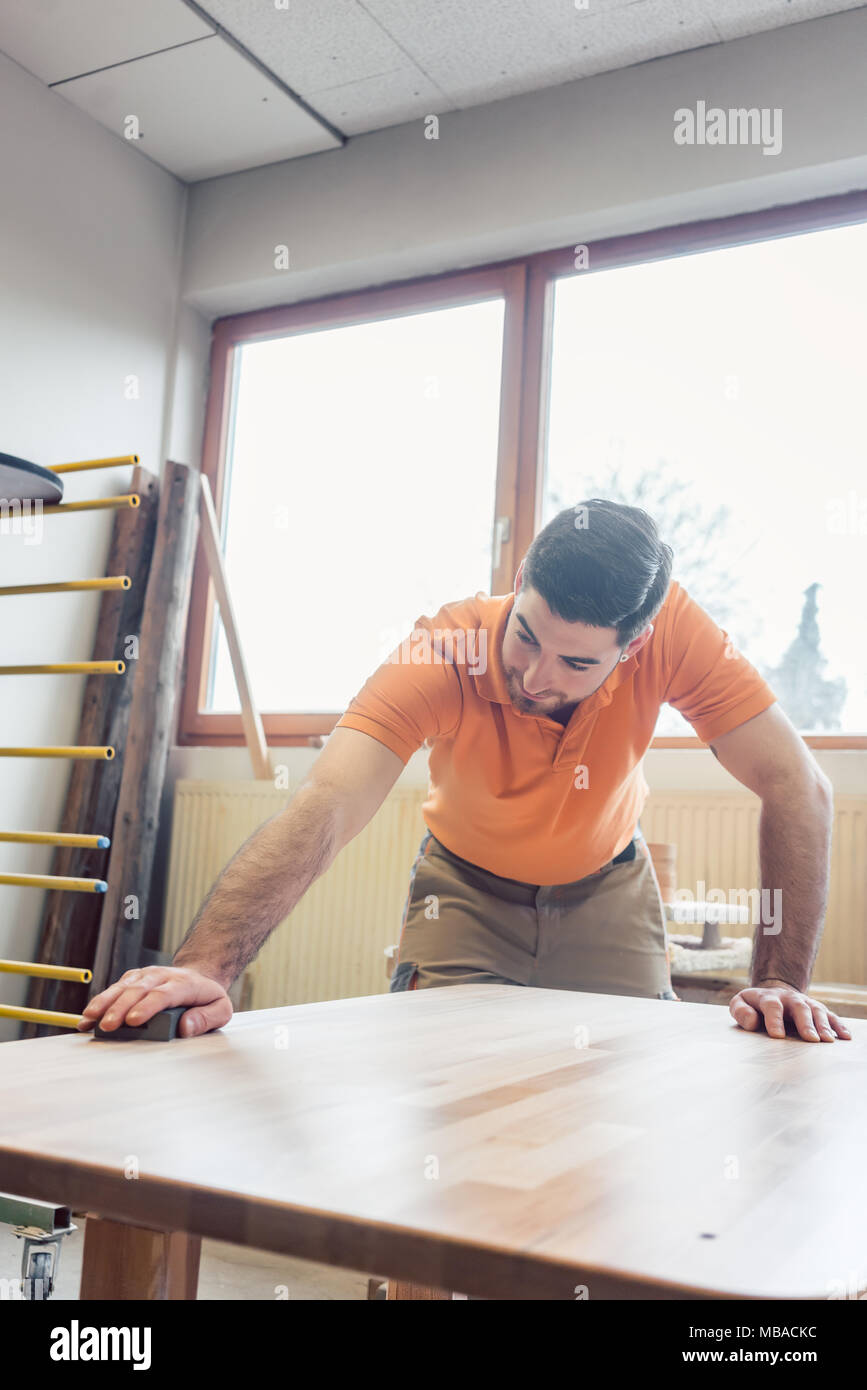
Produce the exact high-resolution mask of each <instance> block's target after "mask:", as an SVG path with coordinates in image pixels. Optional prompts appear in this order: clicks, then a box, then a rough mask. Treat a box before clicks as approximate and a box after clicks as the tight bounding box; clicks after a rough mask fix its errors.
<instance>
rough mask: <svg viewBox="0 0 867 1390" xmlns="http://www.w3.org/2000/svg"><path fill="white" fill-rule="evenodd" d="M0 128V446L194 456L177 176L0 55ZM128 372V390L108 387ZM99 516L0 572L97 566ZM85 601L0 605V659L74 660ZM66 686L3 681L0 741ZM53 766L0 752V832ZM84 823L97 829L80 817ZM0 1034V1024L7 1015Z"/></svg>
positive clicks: (57, 785) (6, 948) (17, 998)
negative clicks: (135, 391)
mask: <svg viewBox="0 0 867 1390" xmlns="http://www.w3.org/2000/svg"><path fill="white" fill-rule="evenodd" d="M0 129H2V130H3V132H4V138H3V141H2V145H0V188H2V197H0V265H2V273H0V325H2V332H0V382H2V388H0V392H2V413H0V451H2V452H4V453H11V454H17V455H20V456H22V457H24V458H27V459H31V460H33V461H34V462H36V463H41V464H45V465H49V466H50V465H51V464H56V463H61V462H63V461H65V460H66V461H70V460H73V459H84V458H98V457H108V456H112V455H115V454H122V453H138V454H139V455H140V457H141V461H142V463H143V464H144V465H145V467H147V468H149V469H150V470H151V471H152V472H154V473H160V471H161V461H162V459H163V458H164V457H165V454H166V453H167V451H168V450H169V449H171V451H172V453H173V456H174V457H175V458H177V459H180V460H181V461H182V462H185V463H191V464H194V465H198V463H199V457H200V450H201V446H200V435H201V421H202V408H203V404H204V393H205V378H204V373H203V364H204V361H205V356H204V354H205V353H206V350H207V341H208V328H207V324H206V323H205V321H204V320H203V319H202V318H201V316H200V315H199V314H198V313H197V312H196V311H195V310H193V309H191V308H189V307H187V306H183V307H182V308H181V309H180V312H179V299H178V290H179V275H180V266H181V257H182V250H183V231H184V215H185V203H186V189H185V187H184V185H183V184H181V183H180V182H179V181H178V180H177V179H175V178H173V177H172V176H171V175H170V174H167V173H165V172H164V171H163V170H162V169H159V168H158V167H157V166H156V165H154V164H153V163H151V162H150V161H149V160H147V159H144V158H142V156H141V155H139V154H138V153H137V152H136V151H134V150H132V149H130V148H129V147H127V146H126V145H125V144H124V142H123V141H122V140H120V139H118V138H116V137H114V136H113V135H111V134H110V133H109V132H108V131H107V130H105V129H104V128H103V127H102V126H100V125H98V124H97V123H96V122H95V121H93V120H91V119H90V117H88V116H86V115H85V114H84V113H83V112H81V111H79V110H77V108H76V107H74V106H71V105H70V104H69V103H67V102H66V101H64V100H63V99H62V98H61V97H59V96H58V95H57V94H56V93H53V92H51V91H49V90H48V89H47V88H46V87H44V86H43V84H42V83H41V82H39V81H37V80H36V79H35V78H34V77H32V76H31V75H30V74H29V73H27V72H25V71H24V69H23V68H21V67H18V66H17V65H16V64H15V63H13V62H11V61H10V60H9V59H8V58H6V57H4V56H3V55H0ZM176 330H177V338H178V353H177V359H178V360H177V378H178V380H177V382H176V383H175V371H176V361H175V356H176V354H175V336H176ZM131 376H136V377H137V378H138V381H139V396H138V399H127V398H126V397H125V380H126V379H127V378H128V377H131ZM172 397H173V400H174V411H173V412H171V418H170V413H169V411H168V409H167V407H168V405H169V403H170V398H172ZM129 477H130V470H129V469H128V468H123V469H116V470H115V469H112V470H110V471H106V472H96V473H91V474H89V475H88V474H83V475H80V476H79V477H77V478H74V479H68V480H67V488H66V494H65V498H66V500H76V499H83V498H85V497H94V496H96V497H99V496H109V495H112V494H115V493H120V492H125V491H128V483H129ZM112 519H113V514H111V513H103V514H99V513H87V512H85V513H82V514H80V515H78V516H69V517H59V518H56V517H45V518H43V523H42V526H43V529H42V538H41V543H39V544H32V543H30V542H32V541H33V540H35V538H36V533H35V532H34V533H33V534H32V535H31V536H29V537H25V536H22V535H20V534H19V535H13V534H6V535H0V584H18V583H28V582H30V583H34V582H38V581H39V580H42V579H73V578H89V577H96V576H98V575H101V574H104V572H105V564H106V559H107V554H108V546H109V541H110V535H111V527H112ZM98 603H99V599H98V596H94V595H86V594H64V595H57V596H50V595H36V596H28V597H22V598H7V599H2V600H0V621H2V627H0V631H2V635H3V640H2V652H3V655H2V658H0V660H2V662H3V663H4V664H23V663H26V662H44V661H75V660H88V659H90V657H91V653H92V644H93V638H94V633H95V626H96V616H97V608H98ZM100 655H101V656H105V657H109V656H115V655H118V653H114V652H105V653H100ZM83 681H84V678H83V677H68V676H18V677H4V678H3V679H2V680H0V725H2V728H3V737H2V739H0V743H3V744H6V745H12V746H15V745H40V744H50V743H56V744H64V743H74V742H75V740H76V733H77V727H78V719H79V712H80V705H81V695H82V687H83ZM69 768H70V764H69V763H68V762H65V761H59V760H50V761H49V760H36V759H19V758H5V759H2V760H0V828H3V829H8V830H25V829H53V828H56V827H57V826H58V824H59V822H60V815H61V812H62V807H63V798H64V794H65V789H66V784H67V780H68V776H69ZM97 828H99V829H103V828H106V829H109V830H110V827H88V829H97ZM50 864H51V851H50V850H47V851H45V850H38V849H30V848H28V847H26V846H23V845H8V844H2V845H0V866H2V869H3V870H4V871H6V872H16V873H19V872H20V873H45V872H48V871H49V870H50ZM0 895H2V897H0V903H2V910H0V956H4V957H9V958H12V959H32V958H33V956H34V954H35V951H36V946H37V938H38V929H39V924H40V920H41V913H42V906H43V894H42V893H41V892H40V891H37V890H34V889H20V890H19V889H16V888H11V887H7V886H0ZM25 989H26V982H24V981H15V980H13V978H12V977H9V976H4V977H0V1001H2V1002H4V1003H15V1002H21V1001H22V1000H23V998H24V993H25ZM0 1030H2V1031H0V1037H10V1036H13V1035H14V1034H15V1032H16V1031H17V1025H14V1024H11V1025H9V1024H0Z"/></svg>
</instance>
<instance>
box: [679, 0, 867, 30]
mask: <svg viewBox="0 0 867 1390" xmlns="http://www.w3.org/2000/svg"><path fill="white" fill-rule="evenodd" d="M863 4H864V0H724V3H723V4H718V3H717V0H702V5H703V7H704V9H705V10H707V11H708V12H711V11H712V13H713V21H714V24H715V25H716V28H717V29H718V30H719V33H720V38H722V39H740V38H744V37H745V36H746V35H747V34H758V33H761V32H762V31H763V30H766V29H776V28H778V27H779V26H780V25H782V24H798V23H800V22H801V21H802V20H806V19H819V18H821V17H822V16H823V15H827V14H836V13H837V11H839V10H857V9H860V8H861V7H862V6H863Z"/></svg>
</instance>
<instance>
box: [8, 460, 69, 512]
mask: <svg viewBox="0 0 867 1390" xmlns="http://www.w3.org/2000/svg"><path fill="white" fill-rule="evenodd" d="M62 496H63V478H62V477H59V476H58V474H57V473H52V472H51V470H50V469H49V468H40V466H39V464H38V463H30V462H29V461H28V460H27V459H19V458H16V457H15V455H14V454H0V501H3V500H4V499H5V500H6V501H7V502H13V501H19V502H23V501H24V500H25V499H30V500H31V501H34V502H35V501H42V502H59V501H60V499H61V497H62Z"/></svg>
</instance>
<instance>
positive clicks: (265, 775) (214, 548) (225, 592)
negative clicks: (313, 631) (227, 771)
mask: <svg viewBox="0 0 867 1390" xmlns="http://www.w3.org/2000/svg"><path fill="white" fill-rule="evenodd" d="M201 480H202V544H203V546H204V548H205V555H206V556H207V559H208V569H209V571H210V575H211V583H212V584H213V586H214V591H215V593H216V595H217V602H218V603H219V605H220V617H221V618H222V620H223V631H224V632H225V634H226V645H227V646H228V648H229V656H230V657H231V659H232V670H233V672H234V674H235V684H236V685H237V687H238V695H239V697H240V700H241V723H242V724H243V726H244V737H245V738H246V740H247V748H248V750H249V753H250V761H251V762H252V764H253V776H254V777H255V778H257V779H261V780H263V781H268V782H270V781H271V780H272V779H273V775H274V774H273V772H272V771H271V764H270V762H269V760H268V747H267V744H266V743H265V730H264V729H263V727H262V720H261V718H260V717H259V711H258V710H257V708H256V706H255V705H254V704H253V695H252V691H251V689H250V678H249V676H248V675H247V666H246V663H245V661H244V653H243V651H242V650H241V639H240V636H239V635H238V624H237V621H236V619H235V610H234V608H233V607H232V596H231V594H230V593H229V580H228V576H227V574H226V569H225V565H224V564H223V552H222V549H221V547H220V532H219V529H218V527H217V514H216V512H215V511H214V499H213V498H212V496H211V485H210V483H209V482H208V479H207V477H206V476H205V474H204V473H202V474H201Z"/></svg>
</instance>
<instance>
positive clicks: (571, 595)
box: [82, 498, 850, 1042]
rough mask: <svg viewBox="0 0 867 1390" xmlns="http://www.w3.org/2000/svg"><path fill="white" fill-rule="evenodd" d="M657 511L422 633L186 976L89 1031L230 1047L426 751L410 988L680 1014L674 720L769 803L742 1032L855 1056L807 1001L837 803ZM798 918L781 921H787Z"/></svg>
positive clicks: (205, 922) (99, 1014)
mask: <svg viewBox="0 0 867 1390" xmlns="http://www.w3.org/2000/svg"><path fill="white" fill-rule="evenodd" d="M671 565H672V552H671V549H670V547H669V546H667V545H665V544H664V543H662V542H661V541H660V538H659V535H658V533H657V528H656V525H655V523H654V522H653V520H652V519H651V517H649V516H648V515H647V513H646V512H643V511H641V510H640V509H638V508H634V507H626V506H621V505H618V504H616V503H613V502H609V501H604V500H602V499H599V498H594V499H592V500H590V501H588V502H585V503H582V504H580V505H579V506H577V507H574V508H567V509H566V510H565V511H563V512H561V513H559V515H558V516H556V517H555V518H554V519H553V521H551V522H550V523H549V524H548V525H547V526H546V527H545V528H544V529H543V530H542V531H541V532H540V533H539V535H538V536H536V538H535V540H534V541H533V543H532V545H531V547H530V549H529V551H528V552H527V555H526V557H525V559H524V560H523V562H522V564H521V566H520V568H519V570H518V573H517V576H516V579H515V592H514V593H513V594H507V595H505V596H497V597H490V596H488V595H485V594H477V595H476V596H475V598H473V599H466V600H461V601H458V602H456V603H452V604H447V605H445V606H444V607H443V608H441V609H440V610H439V612H438V613H437V614H436V615H435V617H434V618H433V619H430V618H421V619H419V621H418V623H417V625H416V628H415V629H414V631H413V633H412V634H411V636H410V637H409V638H407V640H406V641H405V642H404V643H403V644H402V645H401V647H399V648H397V649H396V650H395V651H394V652H393V653H392V654H391V656H390V657H389V658H388V660H387V661H385V662H383V663H382V665H381V666H380V667H379V668H378V669H377V670H376V671H375V672H374V673H373V675H372V676H371V677H370V679H369V680H368V681H367V682H366V683H365V685H364V686H363V688H362V690H361V691H360V692H359V694H358V695H357V696H356V698H355V699H354V700H352V701H351V703H350V705H349V708H348V709H347V710H346V712H345V713H344V715H343V716H342V718H341V719H340V720H339V721H338V724H337V727H336V729H335V731H334V733H333V734H332V735H331V737H330V739H329V740H328V744H327V746H326V748H325V749H324V750H323V752H322V753H321V754H320V756H319V758H318V759H317V761H316V763H315V765H314V767H313V769H312V770H311V773H310V775H309V777H308V778H307V780H306V781H305V783H304V784H303V785H302V786H301V787H300V788H299V790H298V792H297V793H296V794H295V796H294V797H293V799H292V801H291V802H290V804H289V806H288V807H287V808H286V810H285V811H283V812H281V813H280V814H279V815H278V816H276V817H274V818H273V819H272V820H270V821H268V822H267V823H266V824H265V825H264V826H262V827H261V828H260V829H259V830H258V831H257V832H256V834H255V835H253V836H252V837H251V839H250V840H249V841H248V842H247V844H246V845H244V846H243V847H242V849H241V850H239V852H238V854H237V855H236V856H235V858H234V859H233V860H232V861H231V862H230V864H229V865H228V866H227V868H226V869H225V870H224V872H223V874H222V875H221V877H220V878H219V879H218V881H217V883H216V885H215V887H214V888H213V889H212V891H211V893H210V895H209V897H208V899H207V900H206V902H205V904H204V905H203V907H202V908H201V910H200V912H199V914H198V916H197V918H196V921H195V922H194V923H193V926H192V928H191V929H190V932H189V933H188V935H187V938H186V940H185V941H184V943H183V945H182V946H181V947H180V949H179V951H178V952H177V954H176V956H175V960H174V965H173V966H172V967H149V968H145V969H141V970H133V971H128V972H127V974H126V975H124V976H123V977H122V979H121V980H119V981H118V982H117V983H116V984H114V985H112V986H110V988H109V989H107V990H104V991H103V992H102V994H100V995H98V996H97V997H96V998H95V999H93V1000H92V1001H91V1003H90V1004H89V1005H88V1007H87V1009H86V1010H85V1015H86V1019H87V1021H86V1022H85V1023H84V1024H83V1025H82V1026H83V1027H90V1026H92V1025H93V1023H94V1021H95V1020H96V1019H100V1021H101V1026H102V1027H103V1028H111V1027H114V1026H118V1025H119V1024H120V1023H122V1022H123V1021H126V1022H128V1023H132V1024H135V1023H139V1022H143V1021H144V1020H146V1019H147V1018H149V1017H151V1015H152V1014H154V1013H156V1012H157V1011H158V1010H159V1009H162V1008H167V1007H170V1006H172V1005H178V1004H188V1005H190V1006H191V1008H190V1010H189V1011H188V1012H187V1013H186V1014H185V1015H184V1018H183V1020H182V1030H181V1031H182V1032H183V1033H184V1034H185V1035H187V1036H189V1035H191V1034H195V1033H202V1032H206V1031H208V1030H209V1029H212V1028H218V1027H220V1026H222V1025H223V1024H224V1023H226V1022H227V1021H228V1020H229V1018H230V1017H231V1014H232V1005H231V1002H230V1001H229V999H228V997H227V994H226V990H227V989H228V988H229V987H230V986H231V984H232V982H233V981H234V980H235V979H236V978H237V976H238V975H239V974H240V973H241V971H242V970H243V969H244V968H245V966H246V965H247V964H248V963H249V961H250V960H252V959H253V957H254V956H255V955H256V954H257V952H258V951H259V949H260V947H261V945H262V942H263V941H264V940H265V938H266V937H267V936H268V935H269V933H270V932H271V931H272V930H273V928H274V927H275V926H276V925H277V923H278V922H280V921H282V920H283V919H284V918H285V917H286V915H287V914H288V913H289V912H290V911H291V910H292V908H293V907H294V906H295V904H296V902H297V901H298V900H299V899H300V897H301V896H302V895H303V893H304V892H306V890H307V888H308V887H309V886H310V884H311V883H312V882H313V881H314V880H315V879H316V878H318V877H319V875H320V874H321V873H323V872H324V870H325V869H326V868H327V867H328V866H329V864H330V863H331V862H332V861H333V859H334V858H335V856H336V855H337V854H338V853H339V852H340V850H341V849H342V848H343V846H344V845H345V844H347V843H348V842H349V841H350V840H351V839H352V838H353V837H354V836H355V835H357V834H358V832H359V831H360V830H361V829H363V827H364V826H365V825H366V824H367V822H368V821H369V820H370V818H371V816H372V815H373V814H374V812H375V811H376V810H377V808H378V807H379V806H380V804H381V803H382V801H383V800H384V798H385V796H386V795H387V793H388V791H389V790H390V788H391V786H392V785H393V784H394V782H395V781H396V779H397V777H398V775H399V773H400V771H401V769H402V768H403V766H404V765H405V764H406V762H407V761H408V760H409V758H410V757H411V756H412V753H413V752H414V751H415V750H416V749H418V748H419V747H421V746H422V745H423V744H427V745H429V746H430V750H431V751H430V788H429V794H428V798H427V800H426V801H425V803H424V817H425V823H426V826H427V830H426V833H425V836H424V838H423V839H422V843H421V846H420V849H419V853H418V855H417V857H416V860H415V864H414V866H413V870H412V874H411V879H410V890H409V894H408V896H407V902H406V907H405V911H404V921H403V927H402V931H401V941H400V950H399V959H398V963H397V965H396V968H395V972H394V976H393V979H392V985H391V988H392V989H393V990H401V989H419V988H421V989H424V988H432V987H438V986H442V985H448V984H455V983H468V982H480V981H481V982H484V981H487V982H491V981H497V982H508V983H514V984H523V985H531V986H541V987H543V988H559V989H579V990H581V989H583V990H593V991H599V992H602V993H614V994H635V995H645V996H650V997H656V998H660V999H676V998H677V996H676V995H675V994H674V992H673V991H672V989H671V979H670V974H669V967H668V959H667V949H666V934H665V923H664V916H663V910H662V904H661V900H660V896H659V890H658V887H657V884H656V879H655V876H654V874H653V870H652V866H651V863H650V859H649V855H648V852H647V847H646V844H645V843H644V838H643V835H642V834H641V830H640V826H639V823H638V822H639V816H640V813H641V810H642V807H643V805H644V801H645V798H646V796H647V792H648V787H647V784H646V782H645V780H644V776H643V772H642V759H643V756H644V753H645V752H646V750H647V748H648V746H649V744H650V741H651V738H652V736H653V730H654V727H655V724H656V720H657V715H658V712H659V709H660V706H661V705H662V704H663V703H664V702H666V701H667V702H668V703H669V704H671V705H673V706H674V707H675V708H677V709H679V710H680V711H681V712H682V713H683V715H684V716H685V717H686V718H687V719H688V720H689V721H690V722H691V723H692V724H693V726H694V727H695V729H696V731H697V733H698V734H699V736H700V737H701V738H702V739H703V740H704V741H705V742H707V743H709V745H710V747H711V750H712V752H713V753H714V755H715V756H716V758H717V759H718V760H719V761H720V762H721V763H722V764H723V766H724V767H725V768H727V769H728V771H729V772H731V774H732V775H733V776H734V777H736V778H737V780H738V781H740V782H742V783H743V784H744V785H745V786H747V787H749V788H750V789H751V790H752V791H754V792H755V793H756V794H757V795H758V796H759V797H760V798H761V801H762V813H761V820H760V832H759V838H760V858H761V870H762V886H763V890H765V891H764V892H763V905H764V904H766V903H767V902H768V901H773V902H774V903H775V905H776V907H775V911H774V912H773V913H766V912H763V920H762V921H761V922H760V923H759V924H758V925H757V927H756V932H755V940H754V949H753V960H752V969H751V984H750V986H749V987H748V988H746V989H743V990H741V991H740V992H739V993H738V994H736V995H735V997H734V998H733V1000H732V1002H731V1004H730V1013H731V1015H732V1017H733V1018H734V1019H735V1021H736V1022H737V1023H738V1024H739V1025H740V1026H741V1027H742V1028H745V1029H749V1030H756V1029H760V1028H761V1027H762V1026H764V1028H765V1029H766V1030H767V1032H768V1033H769V1034H770V1035H771V1036H774V1037H783V1036H785V1032H786V1026H785V1025H786V1021H787V1020H789V1021H790V1022H791V1024H792V1025H794V1027H795V1028H796V1030H797V1033H798V1035H799V1036H800V1037H801V1038H803V1039H805V1040H809V1041H816V1042H818V1041H828V1042H833V1041H834V1039H835V1035H836V1036H838V1037H840V1038H849V1037H850V1034H849V1031H848V1029H847V1028H846V1026H845V1024H844V1023H843V1022H842V1020H841V1019H839V1018H838V1017H837V1016H836V1015H835V1014H833V1013H830V1012H829V1011H828V1010H827V1009H825V1007H824V1006H823V1005H822V1004H821V1003H820V1002H819V1001H818V1000H815V999H811V998H810V997H809V996H808V995H807V994H806V993H805V990H806V988H807V984H808V981H809V979H810V975H811V971H812V966H813V961H814V959H815V955H816V951H817V949H818V943H819V937H820V933H821V925H822V919H823V913H824V908H825V902H826V895H827V883H828V856H829V844H830V832H831V817H832V790H831V786H830V783H829V781H828V779H827V778H826V777H825V776H824V774H823V773H822V772H821V771H820V769H819V768H818V766H817V764H816V762H815V760H814V759H813V757H812V755H811V754H810V752H809V750H808V749H807V747H806V745H805V743H804V742H803V740H802V739H801V738H800V737H799V735H798V734H797V732H796V731H795V730H794V728H793V727H792V725H791V723H790V722H789V720H788V719H787V718H786V717H785V715H784V714H783V713H782V711H781V710H780V708H779V706H778V705H777V703H776V698H775V696H774V693H773V691H772V690H771V688H770V687H769V686H768V685H767V684H766V682H765V681H764V680H763V679H762V678H761V676H760V675H759V673H758V672H757V671H756V670H755V668H754V667H753V666H752V665H751V664H750V663H749V662H748V661H747V660H746V659H745V658H744V657H743V656H742V655H741V654H740V653H739V652H737V651H736V650H735V649H734V648H733V646H732V644H731V641H730V640H729V639H728V637H727V635H726V633H725V632H723V631H722V630H721V629H720V628H718V627H717V626H716V624H715V623H714V622H713V621H712V620H711V618H710V617H709V616H708V615H707V614H706V613H705V612H704V610H703V609H701V608H700V607H699V605H698V604H696V603H695V602H694V601H693V600H692V599H691V598H690V597H689V595H688V594H687V593H686V591H685V590H684V589H683V588H681V586H680V585H679V584H677V583H676V582H674V581H672V580H671ZM777 909H780V910H777Z"/></svg>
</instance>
